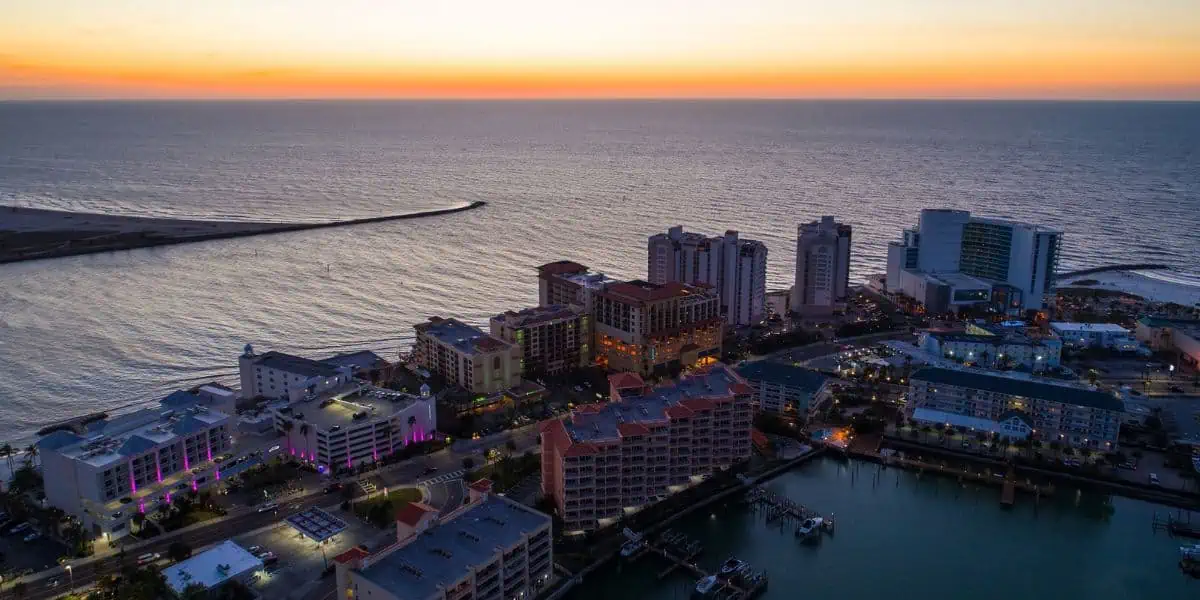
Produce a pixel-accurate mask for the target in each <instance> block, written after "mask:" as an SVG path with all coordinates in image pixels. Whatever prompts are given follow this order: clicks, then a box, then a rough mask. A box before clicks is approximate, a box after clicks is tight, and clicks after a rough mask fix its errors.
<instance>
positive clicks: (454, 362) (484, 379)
mask: <svg viewBox="0 0 1200 600" xmlns="http://www.w3.org/2000/svg"><path fill="white" fill-rule="evenodd" d="M413 329H415V330H416V333H417V340H416V343H415V345H414V346H413V353H412V356H413V360H414V362H415V363H416V364H417V365H418V366H420V367H423V368H425V369H428V370H429V371H430V372H431V373H437V374H439V375H441V376H442V377H443V378H445V379H446V381H447V382H448V383H450V384H452V385H457V386H459V387H462V388H463V389H465V390H467V391H469V392H472V393H476V394H495V393H499V392H502V391H504V390H506V389H509V388H513V387H516V386H518V385H520V383H521V347H520V346H518V345H516V344H512V343H509V342H506V341H504V340H502V339H500V338H498V337H495V336H492V335H489V334H487V333H485V332H484V331H483V330H482V329H479V328H478V327H473V326H471V325H467V324H466V323H463V322H462V321H459V320H458V319H443V318H441V317H430V318H429V321H428V322H426V323H418V324H417V325H414V326H413Z"/></svg>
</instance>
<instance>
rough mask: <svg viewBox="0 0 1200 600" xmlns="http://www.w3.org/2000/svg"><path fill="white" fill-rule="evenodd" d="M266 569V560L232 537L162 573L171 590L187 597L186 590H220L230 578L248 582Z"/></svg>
mask: <svg viewBox="0 0 1200 600" xmlns="http://www.w3.org/2000/svg"><path fill="white" fill-rule="evenodd" d="M262 568H263V562H262V560H260V559H259V558H257V557H255V556H254V555H253V554H251V553H250V552H248V551H246V549H244V548H242V547H241V546H239V545H237V544H236V543H234V542H233V541H232V540H225V541H224V542H221V543H220V544H218V545H217V546H216V547H214V548H211V549H209V550H205V551H204V552H201V553H200V554H197V555H195V556H193V557H191V558H189V559H187V560H185V561H183V562H180V563H177V564H174V565H171V566H169V567H167V568H165V569H163V571H162V573H163V576H164V577H166V579H167V585H168V586H170V588H171V591H172V592H174V593H175V595H176V596H179V597H183V592H184V590H186V589H188V587H190V586H194V585H200V586H204V587H205V588H207V589H209V590H216V589H217V588H219V587H221V586H222V585H225V584H226V583H227V582H229V581H240V582H242V583H247V582H248V581H249V580H250V577H251V576H252V575H253V574H254V572H255V571H258V570H260V569H262Z"/></svg>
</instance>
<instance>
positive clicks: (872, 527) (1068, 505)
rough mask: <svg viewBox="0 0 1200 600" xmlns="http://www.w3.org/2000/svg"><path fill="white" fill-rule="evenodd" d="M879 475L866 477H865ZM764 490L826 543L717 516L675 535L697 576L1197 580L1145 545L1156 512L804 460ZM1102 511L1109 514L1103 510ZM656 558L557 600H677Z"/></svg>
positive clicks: (1117, 582)
mask: <svg viewBox="0 0 1200 600" xmlns="http://www.w3.org/2000/svg"><path fill="white" fill-rule="evenodd" d="M877 473H878V474H877ZM766 485H767V487H768V488H769V489H771V490H772V491H775V492H779V493H782V494H786V495H787V496H788V497H790V498H791V499H793V500H795V501H797V502H800V503H802V504H805V505H807V506H809V507H811V508H814V509H816V510H818V511H820V512H822V513H824V514H826V515H828V514H830V513H833V514H834V517H835V519H836V523H837V527H836V533H835V534H834V535H833V536H826V537H824V538H823V539H822V540H821V542H820V543H819V544H815V545H806V544H800V543H798V542H797V541H796V539H795V537H794V535H793V527H792V526H786V525H785V526H782V527H781V526H780V525H779V524H778V523H775V524H767V523H766V522H765V520H764V518H763V515H762V514H761V513H756V512H755V511H753V510H750V509H748V508H746V507H741V506H736V505H728V506H723V507H718V508H716V509H714V510H712V511H709V512H705V513H704V514H700V515H693V516H691V517H689V518H688V519H686V520H685V521H682V522H680V523H678V524H677V526H676V527H675V528H676V529H677V530H679V531H683V532H685V533H687V534H689V535H691V536H692V537H693V538H694V539H699V540H701V541H702V542H703V543H704V546H705V551H704V554H702V555H701V556H700V558H699V559H698V563H699V565H700V566H701V567H702V568H704V569H706V570H709V571H712V570H714V569H715V567H716V566H717V565H718V564H719V563H720V562H721V561H723V560H724V559H725V558H726V557H728V556H729V555H736V556H738V557H739V558H742V559H744V560H746V561H748V562H750V563H751V564H753V565H754V566H755V567H756V568H758V569H766V571H767V573H768V575H769V576H770V586H769V588H768V590H767V592H766V593H765V594H764V595H763V596H761V597H762V598H764V599H766V600H784V599H788V600H790V599H797V598H814V599H821V600H832V599H839V600H858V599H863V600H865V599H878V598H917V597H930V598H970V599H972V600H992V599H994V600H1012V599H1014V598H1088V599H1089V600H1106V599H1112V600H1133V599H1137V598H1147V599H1151V598H1152V599H1155V600H1169V599H1173V598H1197V597H1200V581H1195V580H1191V579H1188V578H1187V577H1186V576H1185V575H1183V574H1182V573H1180V572H1179V570H1178V567H1177V566H1176V562H1177V559H1178V547H1179V545H1180V543H1181V542H1180V541H1178V540H1172V539H1171V538H1169V537H1167V536H1166V535H1165V534H1164V533H1161V532H1160V533H1158V534H1155V533H1154V532H1153V531H1152V529H1151V526H1150V524H1151V520H1152V518H1153V515H1154V512H1155V510H1158V511H1159V512H1163V511H1166V510H1168V509H1166V508H1164V507H1161V506H1156V505H1153V504H1150V503H1146V502H1141V501H1137V500H1130V499H1126V498H1121V497H1110V496H1100V495H1096V494H1092V495H1088V494H1084V495H1082V496H1081V497H1080V498H1079V500H1078V502H1077V501H1076V497H1075V493H1074V491H1073V490H1065V489H1063V490H1060V493H1059V494H1058V495H1057V496H1056V497H1055V498H1054V499H1052V500H1047V499H1043V500H1042V501H1041V502H1040V503H1038V504H1037V505H1036V506H1035V502H1034V500H1033V498H1032V497H1029V496H1021V495H1018V497H1017V504H1016V506H1015V507H1013V508H1010V509H1006V508H1002V507H1001V506H1000V504H999V495H1000V492H999V489H997V488H992V487H980V486H975V485H971V484H968V485H966V486H963V485H961V484H959V483H958V482H956V481H954V480H952V479H948V478H939V477H934V476H930V475H928V474H926V475H924V476H922V477H918V476H917V474H916V473H913V472H909V471H902V470H899V469H896V468H889V469H882V470H881V469H880V468H879V467H878V466H877V465H875V464H873V463H865V462H857V461H850V462H843V461H838V460H836V459H832V458H822V459H818V460H815V461H813V462H811V463H809V464H807V465H805V466H803V467H800V468H799V469H796V470H794V471H791V472H789V473H785V474H784V475H782V476H781V477H779V478H777V479H775V480H773V481H771V482H768V483H767V484H766ZM1110 507H1111V508H1110ZM664 566H665V563H664V562H663V559H661V558H660V557H657V556H655V555H652V554H648V555H646V556H645V557H644V558H642V559H641V561H640V562H639V563H636V564H632V565H630V564H626V565H617V564H615V563H614V564H613V565H611V566H609V567H605V568H604V569H602V570H601V571H600V572H597V573H596V574H595V575H594V576H592V577H589V578H588V580H587V581H586V582H585V583H584V585H582V586H580V588H579V589H578V590H577V591H575V592H572V593H571V595H569V596H568V598H569V599H570V600H599V599H609V598H621V599H622V600H675V599H684V598H688V597H690V594H691V590H692V587H693V585H694V582H693V581H692V577H690V576H687V575H684V574H682V573H680V572H677V573H676V574H672V575H670V576H668V577H667V578H666V579H664V580H661V581H660V580H657V579H656V574H657V573H658V572H659V571H660V570H662V568H663V567H664Z"/></svg>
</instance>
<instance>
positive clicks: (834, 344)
mask: <svg viewBox="0 0 1200 600" xmlns="http://www.w3.org/2000/svg"><path fill="white" fill-rule="evenodd" d="M914 339H916V335H914V334H912V333H909V332H908V331H907V330H904V331H883V332H880V333H872V334H868V335H861V336H858V337H852V338H843V339H840V340H836V341H831V342H819V343H816V344H808V345H807V346H799V347H796V348H784V349H783V350H776V351H775V352H772V353H770V354H764V355H762V356H755V357H751V358H749V359H747V360H751V361H753V360H790V361H792V362H803V361H806V360H811V359H814V358H817V357H818V356H825V355H827V354H833V353H835V352H837V351H838V348H841V347H842V346H845V345H863V344H873V343H875V342H882V341H884V340H904V341H907V342H911V341H913V340H914Z"/></svg>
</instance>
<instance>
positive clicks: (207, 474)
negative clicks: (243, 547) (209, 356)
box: [37, 392, 234, 538]
mask: <svg viewBox="0 0 1200 600" xmlns="http://www.w3.org/2000/svg"><path fill="white" fill-rule="evenodd" d="M219 401H220V400H219V399H217V398H206V396H205V395H204V394H203V393H193V392H176V393H174V394H171V395H170V396H168V397H166V398H164V399H163V400H162V401H161V402H160V406H159V408H147V409H143V410H139V411H137V412H133V413H130V414H127V415H121V416H119V417H115V418H112V419H100V420H96V421H91V422H75V423H71V424H67V425H63V426H62V428H60V429H58V430H56V431H53V432H51V433H49V434H47V435H46V436H44V437H42V438H41V439H40V440H38V442H37V446H38V451H39V452H40V455H41V461H42V472H43V473H45V474H46V477H45V490H46V501H47V502H48V503H50V504H51V505H52V506H56V507H58V508H60V509H62V510H63V511H64V512H66V513H67V514H71V515H74V516H76V517H78V518H79V519H80V521H81V523H82V524H83V527H84V528H85V530H87V531H90V532H91V533H93V534H95V535H104V536H105V537H108V538H112V537H120V536H123V535H125V534H126V533H129V521H130V520H132V519H133V517H134V515H136V514H139V513H142V514H144V513H146V512H148V511H151V510H153V509H155V508H156V507H158V506H159V505H160V504H170V502H171V496H172V494H178V493H183V492H185V491H187V490H199V489H200V488H202V487H205V486H208V485H211V484H212V483H214V482H215V481H217V480H218V479H219V478H220V473H219V469H218V467H219V465H217V463H216V462H215V461H214V459H215V458H217V457H219V456H220V455H221V454H223V453H225V452H228V451H229V449H230V448H231V447H232V444H233V439H232V437H231V434H232V432H233V428H234V420H233V418H232V417H230V416H229V415H228V414H226V413H223V412H220V411H217V410H213V409H211V408H210V405H211V404H212V402H219Z"/></svg>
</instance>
